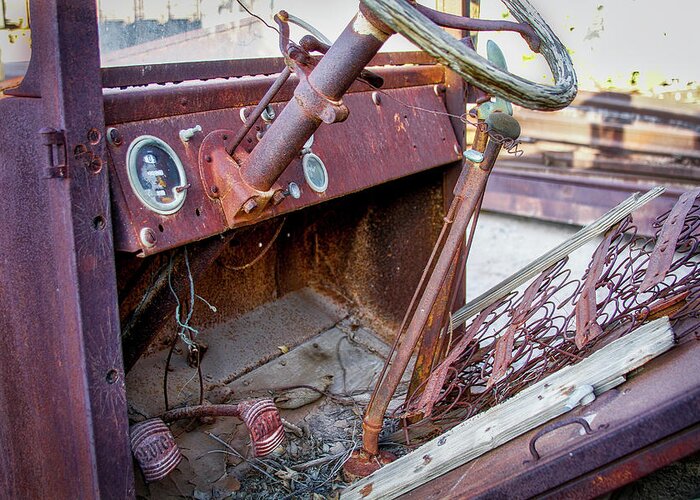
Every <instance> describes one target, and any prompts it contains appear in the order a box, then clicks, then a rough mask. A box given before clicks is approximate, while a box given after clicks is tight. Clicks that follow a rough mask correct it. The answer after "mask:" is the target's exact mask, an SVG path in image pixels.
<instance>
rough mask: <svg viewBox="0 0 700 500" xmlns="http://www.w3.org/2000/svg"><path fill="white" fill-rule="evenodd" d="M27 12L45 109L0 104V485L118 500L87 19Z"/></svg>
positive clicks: (125, 479)
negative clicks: (1, 343) (58, 137)
mask: <svg viewBox="0 0 700 500" xmlns="http://www.w3.org/2000/svg"><path fill="white" fill-rule="evenodd" d="M31 11H32V29H33V35H34V36H33V48H32V62H31V65H30V70H29V74H28V75H27V78H25V82H26V83H27V85H35V86H36V88H39V89H40V93H41V96H42V98H41V99H40V100H39V99H23V98H17V97H4V98H2V99H0V108H2V113H1V114H2V116H3V121H2V130H3V133H2V134H1V135H2V139H0V149H1V151H2V153H1V154H0V163H2V168H3V171H4V172H6V174H7V177H6V179H5V181H4V182H3V183H2V184H0V193H2V196H1V197H0V198H1V200H2V201H0V203H2V213H3V217H2V218H1V222H0V225H1V227H2V234H3V238H2V240H1V241H2V242H1V243H0V244H1V245H2V255H3V264H2V267H1V272H2V282H3V283H5V284H12V287H11V288H8V287H5V286H3V290H2V292H0V300H1V306H2V309H3V311H4V312H3V314H2V315H0V324H2V329H3V331H4V332H5V335H4V340H5V343H6V345H7V346H8V349H6V353H5V355H4V357H3V362H2V363H0V371H1V377H0V383H1V384H2V388H1V389H0V394H2V396H0V397H1V398H2V403H1V404H0V407H1V408H2V409H0V429H1V430H0V433H1V436H2V448H3V453H2V458H0V464H1V466H0V468H1V469H2V472H0V478H2V479H0V483H2V490H3V492H4V493H5V494H6V495H9V496H10V497H19V498H21V497H25V498H56V497H62V498H125V497H129V496H132V495H133V493H134V490H133V473H132V460H131V456H130V452H129V441H128V422H127V419H126V398H125V391H124V373H123V368H122V366H121V347H120V343H119V340H118V337H119V334H118V324H119V319H118V316H117V291H116V290H117V289H116V277H115V274H114V255H113V244H112V231H111V215H110V203H109V191H108V179H107V169H105V168H102V166H103V165H104V138H103V137H102V134H101V132H100V131H102V130H104V119H103V115H102V95H101V88H100V82H99V53H98V49H97V47H98V43H97V36H98V33H97V13H96V6H95V3H94V2H90V1H80V2H75V1H73V2H68V1H64V0H54V1H47V2H39V1H32V2H31ZM86 20H87V21H86ZM90 20H93V22H92V23H91V22H90ZM39 70H41V73H40V74H39V73H38V71H39ZM37 76H40V78H38V79H37V78H36V77H37ZM22 88H24V86H22ZM43 128H50V129H53V130H57V131H60V130H65V159H66V161H67V164H66V172H65V176H64V177H54V178H47V176H46V172H45V169H46V168H51V167H55V166H56V164H55V162H52V161H51V157H50V156H49V154H48V147H47V145H46V144H42V143H41V141H42V138H41V137H40V135H39V130H40V129H43ZM52 147H54V145H52ZM55 147H56V148H57V149H62V146H60V144H58V143H56V144H55ZM62 154H63V153H61V155H62ZM88 160H89V161H88ZM52 163H53V164H52Z"/></svg>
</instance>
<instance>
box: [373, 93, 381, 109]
mask: <svg viewBox="0 0 700 500" xmlns="http://www.w3.org/2000/svg"><path fill="white" fill-rule="evenodd" d="M372 102H373V103H374V104H376V105H377V106H379V105H380V104H381V103H382V96H381V95H379V92H372Z"/></svg>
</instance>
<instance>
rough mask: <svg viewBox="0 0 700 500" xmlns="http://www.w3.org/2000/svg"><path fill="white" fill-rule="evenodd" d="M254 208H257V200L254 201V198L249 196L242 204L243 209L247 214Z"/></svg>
mask: <svg viewBox="0 0 700 500" xmlns="http://www.w3.org/2000/svg"><path fill="white" fill-rule="evenodd" d="M256 208H258V202H257V201H255V198H250V199H249V200H248V201H246V202H245V203H244V204H243V211H244V212H245V213H247V214H249V213H251V212H252V211H253V210H255V209H256Z"/></svg>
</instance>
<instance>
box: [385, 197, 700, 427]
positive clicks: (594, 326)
mask: <svg viewBox="0 0 700 500" xmlns="http://www.w3.org/2000/svg"><path fill="white" fill-rule="evenodd" d="M699 195H700V189H698V190H694V191H691V192H689V193H686V194H684V195H683V196H681V198H680V199H679V201H678V203H676V205H675V206H674V208H673V209H672V210H670V211H669V212H667V213H665V214H663V215H661V216H660V217H659V218H658V219H657V220H656V221H655V223H654V226H653V227H654V229H655V233H656V237H655V238H654V239H649V238H644V237H642V236H639V235H637V228H636V227H635V225H634V224H633V222H632V218H631V216H630V217H627V218H626V219H625V220H623V221H622V222H621V223H620V224H618V225H617V226H616V227H614V228H613V229H611V230H610V231H609V232H608V233H607V234H606V236H605V237H604V239H603V241H602V242H601V243H600V245H599V246H598V248H597V249H596V251H595V253H594V254H593V257H592V259H591V262H590V264H589V266H588V268H587V270H586V271H585V273H584V274H583V276H581V277H577V276H574V273H573V272H572V270H571V269H570V268H569V267H568V266H567V263H568V257H566V258H564V259H562V260H560V261H559V262H557V263H556V264H554V265H553V266H551V267H550V268H549V269H547V270H546V271H544V272H543V273H541V274H540V275H539V276H538V277H536V278H535V279H533V280H532V281H531V282H530V284H529V286H528V287H527V288H526V289H525V290H523V291H515V292H512V293H510V294H509V295H507V296H506V297H504V298H503V299H502V300H500V301H499V302H496V303H494V304H493V305H491V306H489V307H488V308H487V309H486V310H484V311H482V312H481V313H480V314H479V315H477V316H476V317H475V318H474V319H473V320H472V321H471V322H470V323H468V324H467V325H466V328H465V329H464V331H463V333H462V334H461V336H460V337H458V338H455V339H453V340H452V341H451V348H450V349H448V354H447V355H446V357H445V358H444V360H443V361H442V362H441V363H440V364H438V365H437V366H436V367H435V368H434V370H433V371H432V372H431V375H430V377H428V379H427V380H426V382H425V383H424V384H423V385H422V386H421V387H420V388H419V390H418V391H416V392H415V393H413V394H412V395H411V397H409V398H408V399H407V401H406V402H405V403H404V405H403V406H401V407H400V408H398V409H397V410H396V411H395V412H394V413H393V415H392V416H393V417H394V418H401V419H405V417H409V416H413V417H416V416H417V417H422V420H418V419H417V418H413V419H411V421H412V422H414V423H412V424H410V425H420V424H421V423H422V422H425V421H426V420H430V421H431V422H433V423H436V424H439V425H441V426H449V425H451V424H456V423H458V422H461V421H463V420H464V419H466V418H469V417H471V416H473V415H475V414H477V413H479V412H481V411H483V410H485V409H488V408H490V407H492V406H494V405H496V404H498V403H499V402H501V401H503V400H505V399H507V398H509V397H510V396H512V395H514V394H515V393H517V392H519V391H521V390H522V389H524V388H525V387H528V386H529V385H532V384H533V383H535V382H537V381H539V380H541V379H542V378H544V377H546V376H548V375H549V374H551V373H554V372H556V371H557V370H559V369H561V368H563V367H564V366H567V365H571V364H574V363H576V362H577V361H580V360H581V359H583V358H585V357H586V356H587V355H589V354H590V353H591V352H593V351H595V350H596V349H597V348H598V347H600V346H601V345H602V344H604V343H607V342H610V341H611V340H614V339H616V338H619V337H621V336H623V335H625V334H627V333H629V332H630V331H632V330H634V329H635V328H636V327H637V326H639V325H640V324H641V323H644V322H646V321H649V320H652V319H655V318H657V317H661V316H669V318H670V320H671V323H672V325H673V328H674V333H675V336H676V340H677V341H678V342H683V341H685V340H687V339H691V338H693V337H696V338H698V337H700V307H699V306H700V242H699V238H700V199H698V196H699ZM444 331H447V325H445V328H444ZM416 420H418V421H417V422H416ZM405 422H406V420H404V423H405ZM405 425H408V424H405ZM410 425H409V426H410Z"/></svg>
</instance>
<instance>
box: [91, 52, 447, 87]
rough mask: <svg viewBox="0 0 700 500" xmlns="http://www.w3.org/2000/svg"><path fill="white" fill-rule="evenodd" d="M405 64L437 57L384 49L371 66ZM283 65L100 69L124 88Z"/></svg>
mask: <svg viewBox="0 0 700 500" xmlns="http://www.w3.org/2000/svg"><path fill="white" fill-rule="evenodd" d="M317 59H319V58H317ZM403 64H411V65H432V64H435V59H434V58H432V57H431V56H429V55H428V54H426V53H425V52H423V51H413V52H384V53H380V54H377V55H376V56H375V57H374V58H372V60H371V61H370V62H369V64H368V66H391V65H403ZM284 68H285V62H284V58H282V57H260V58H256V59H227V60H222V61H197V62H186V63H168V64H145V65H139V66H117V67H109V68H102V70H101V73H102V87H103V88H125V87H134V86H143V85H150V84H152V83H160V84H162V83H172V82H183V81H187V80H211V79H214V78H239V77H242V76H250V75H273V74H275V73H279V72H280V71H282V70H283V69H284Z"/></svg>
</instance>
